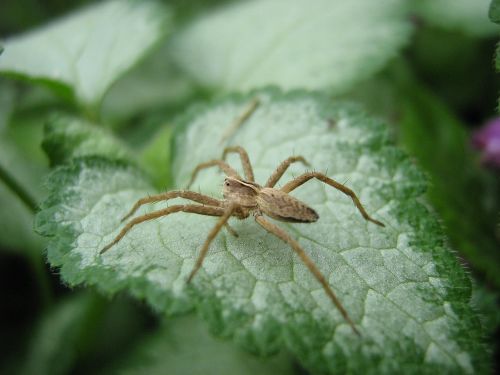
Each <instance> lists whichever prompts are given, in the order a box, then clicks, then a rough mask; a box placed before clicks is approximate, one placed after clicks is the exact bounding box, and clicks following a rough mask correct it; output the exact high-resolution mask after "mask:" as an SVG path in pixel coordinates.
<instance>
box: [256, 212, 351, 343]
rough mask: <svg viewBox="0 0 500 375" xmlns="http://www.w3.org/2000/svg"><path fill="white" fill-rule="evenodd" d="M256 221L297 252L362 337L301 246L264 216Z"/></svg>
mask: <svg viewBox="0 0 500 375" xmlns="http://www.w3.org/2000/svg"><path fill="white" fill-rule="evenodd" d="M255 221H257V223H259V224H260V225H261V226H262V227H263V228H264V229H265V230H267V231H268V232H269V233H271V234H274V235H275V236H276V237H278V238H279V239H281V240H283V241H284V242H286V243H287V244H288V245H290V247H291V248H292V249H293V250H294V251H295V253H296V254H297V255H298V256H299V258H300V259H301V260H302V262H303V263H304V264H305V265H306V267H307V268H309V271H311V273H312V274H313V275H314V277H316V279H317V280H318V281H319V282H320V284H321V285H322V286H323V289H324V290H325V292H326V294H327V295H328V297H330V299H331V300H332V302H333V304H334V305H335V306H336V307H337V309H338V310H339V311H340V313H341V314H342V316H343V317H344V319H345V320H346V321H347V323H349V325H350V326H351V328H352V330H353V331H354V332H355V333H356V334H357V335H358V336H361V335H360V333H359V331H358V330H357V329H356V326H355V325H354V323H353V321H352V320H351V318H350V317H349V315H348V314H347V311H346V310H345V309H344V306H342V304H341V303H340V301H339V299H338V298H337V296H336V295H335V293H334V292H333V290H332V289H331V287H330V285H329V284H328V282H327V280H326V278H325V277H324V276H323V274H322V273H321V271H320V270H319V269H318V267H317V266H316V264H314V262H313V260H312V259H311V258H309V256H308V255H307V254H306V252H305V251H304V249H302V247H301V246H300V245H299V243H298V242H297V241H295V240H294V239H293V238H292V237H291V236H290V235H289V234H288V233H286V232H285V231H284V230H283V229H281V228H280V227H278V226H277V225H275V224H273V223H271V222H270V221H268V220H266V219H264V217H263V216H260V215H259V216H256V217H255Z"/></svg>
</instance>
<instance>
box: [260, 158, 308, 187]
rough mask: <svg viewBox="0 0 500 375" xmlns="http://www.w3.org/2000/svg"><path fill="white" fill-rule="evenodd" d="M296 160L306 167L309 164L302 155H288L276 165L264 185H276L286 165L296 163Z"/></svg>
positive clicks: (286, 167)
mask: <svg viewBox="0 0 500 375" xmlns="http://www.w3.org/2000/svg"><path fill="white" fill-rule="evenodd" d="M297 162H301V163H302V164H304V165H305V166H307V167H310V166H311V165H310V164H309V163H308V162H307V160H306V159H304V158H303V157H302V156H290V157H289V158H288V159H286V160H284V161H283V162H281V164H280V165H278V168H276V170H275V171H274V172H273V173H272V174H271V176H270V177H269V179H268V180H267V182H266V185H265V187H274V185H276V183H277V182H278V181H279V179H280V178H281V176H283V173H285V172H286V170H287V169H288V167H290V165H291V164H292V163H297Z"/></svg>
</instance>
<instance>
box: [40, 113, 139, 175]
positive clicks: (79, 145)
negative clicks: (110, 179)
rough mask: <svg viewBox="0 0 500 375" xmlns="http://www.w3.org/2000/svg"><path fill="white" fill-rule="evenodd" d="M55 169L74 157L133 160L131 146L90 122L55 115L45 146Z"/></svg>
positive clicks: (49, 126) (43, 145) (48, 125)
mask: <svg viewBox="0 0 500 375" xmlns="http://www.w3.org/2000/svg"><path fill="white" fill-rule="evenodd" d="M42 148H43V149H44V150H45V152H46V154H47V156H48V157H49V159H50V163H51V165H52V166H54V165H58V164H64V163H66V162H68V161H70V160H71V159H72V158H75V157H81V156H88V155H96V154H97V155H105V156H107V157H109V158H116V159H128V160H133V158H132V156H130V150H129V149H128V147H127V146H126V145H125V144H124V143H123V142H121V141H119V140H118V139H116V138H115V137H114V136H113V135H112V133H111V132H110V131H107V130H105V129H103V128H102V127H98V126H96V125H95V124H92V123H90V122H88V121H85V120H82V119H79V118H75V117H70V116H66V115H61V114H59V115H54V116H53V117H52V118H51V119H50V120H48V121H47V123H46V125H45V137H44V140H43V143H42Z"/></svg>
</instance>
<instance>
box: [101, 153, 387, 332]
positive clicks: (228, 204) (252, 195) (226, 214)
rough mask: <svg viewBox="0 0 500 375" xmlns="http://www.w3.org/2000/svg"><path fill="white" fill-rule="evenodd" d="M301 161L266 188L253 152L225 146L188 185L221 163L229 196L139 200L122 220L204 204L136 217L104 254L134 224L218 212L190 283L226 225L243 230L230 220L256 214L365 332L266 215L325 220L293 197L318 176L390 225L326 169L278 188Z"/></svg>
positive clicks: (172, 194) (180, 194)
mask: <svg viewBox="0 0 500 375" xmlns="http://www.w3.org/2000/svg"><path fill="white" fill-rule="evenodd" d="M228 153H238V154H239V156H240V158H241V162H242V165H243V171H244V174H245V178H244V179H243V178H242V177H241V176H240V175H238V173H237V172H236V171H235V170H234V169H233V168H232V167H231V166H230V165H229V164H228V163H226V162H225V158H226V156H227V154H228ZM295 162H301V163H303V164H304V165H306V166H309V163H308V162H307V161H306V160H305V159H304V158H303V157H302V156H291V157H289V158H288V159H286V160H284V161H283V162H282V163H281V164H280V165H279V166H278V167H277V168H276V170H275V171H274V172H273V173H272V174H271V176H270V177H269V179H268V180H267V182H266V184H265V185H264V186H261V185H259V184H257V183H256V182H255V179H254V174H253V169H252V165H251V164H250V159H249V157H248V154H247V152H246V151H245V150H244V149H243V148H242V147H239V146H236V147H228V148H226V149H225V150H224V153H223V155H222V158H221V159H217V160H211V161H208V162H205V163H201V164H199V165H198V166H197V167H196V168H195V170H194V171H193V174H192V176H191V180H190V182H189V184H188V186H187V188H189V187H190V186H191V184H192V183H193V181H194V180H195V178H196V175H197V174H198V172H199V171H200V170H202V169H204V168H209V167H219V168H220V169H221V170H222V171H223V172H224V173H225V174H226V178H225V180H224V184H223V189H222V193H223V196H224V199H223V200H218V199H215V198H212V197H209V196H206V195H203V194H200V193H196V192H194V191H189V190H173V191H168V192H165V193H162V194H158V195H153V196H149V197H145V198H142V199H139V200H138V201H137V202H136V203H135V205H134V206H133V207H132V210H131V211H130V212H129V213H128V214H127V215H126V216H125V217H124V218H123V219H122V221H124V220H126V219H128V218H129V217H130V216H132V215H133V214H134V213H135V212H136V211H137V209H138V208H139V207H141V206H142V205H144V204H147V203H152V202H158V201H166V200H169V199H173V198H184V199H187V200H191V201H194V202H196V203H198V204H180V205H173V206H170V207H167V208H164V209H161V210H157V211H153V212H151V213H148V214H144V215H141V216H138V217H136V218H134V219H132V220H131V221H129V222H128V223H127V224H126V225H125V226H124V227H123V229H122V230H121V232H120V233H119V234H118V235H117V236H116V238H115V239H114V240H113V241H111V242H110V243H109V244H108V245H106V246H105V247H104V248H103V249H102V250H101V251H100V254H103V253H104V252H106V251H107V250H108V249H109V248H111V247H112V246H113V245H115V244H116V243H117V242H118V241H120V240H121V239H122V238H123V236H125V234H126V233H127V232H128V231H129V230H130V229H132V227H134V226H135V225H137V224H139V223H142V222H145V221H148V220H152V219H156V218H159V217H161V216H166V215H169V214H172V213H175V212H186V213H194V214H199V215H207V216H218V217H220V218H219V220H218V221H217V224H216V225H215V226H214V227H213V229H212V230H211V231H210V233H209V234H208V236H207V238H206V240H205V242H204V243H203V246H202V248H201V251H200V253H199V255H198V258H197V260H196V263H195V265H194V267H193V270H192V271H191V273H190V274H189V277H188V278H187V282H188V283H189V282H190V281H191V280H192V279H193V277H194V276H195V274H196V272H197V271H198V270H199V269H200V267H201V265H202V264H203V260H204V259H205V256H206V255H207V252H208V249H209V247H210V244H211V243H212V241H213V240H214V238H215V237H216V236H217V234H218V233H219V231H220V230H221V229H222V227H226V229H227V230H228V231H229V232H230V233H231V234H232V235H235V236H237V233H236V232H235V231H234V230H233V229H232V228H231V227H230V226H229V224H228V223H227V222H228V220H229V218H230V217H232V216H234V217H236V218H238V219H246V218H248V217H249V216H251V215H252V216H253V217H254V219H255V221H256V222H257V223H258V224H259V225H260V226H262V227H263V228H264V229H265V230H267V231H268V232H270V233H272V234H273V235H275V236H276V237H278V238H279V239H281V240H283V241H284V242H285V243H287V244H288V245H290V247H291V248H292V249H293V250H294V251H295V253H296V254H297V255H298V256H299V258H300V259H301V260H302V261H303V262H304V264H305V265H306V266H307V268H308V269H309V270H310V271H311V272H312V274H313V275H314V276H315V277H316V279H317V280H318V281H319V282H320V284H321V285H322V286H323V288H324V290H325V292H326V294H327V295H328V297H329V298H330V299H331V300H332V302H333V303H334V305H335V306H336V307H337V309H338V310H339V311H340V313H341V314H342V316H343V317H344V319H345V320H346V321H347V322H348V323H349V325H350V326H351V327H352V329H353V331H354V332H355V333H356V334H358V335H359V332H358V330H357V329H356V327H355V325H354V323H353V321H352V320H351V318H350V317H349V315H348V314H347V311H346V310H345V309H344V307H343V306H342V304H341V303H340V301H339V299H338V298H337V296H336V295H335V293H334V292H333V290H332V289H331V288H330V285H329V284H328V282H327V280H326V278H325V277H324V276H323V274H322V273H321V272H320V270H319V269H318V267H317V266H316V264H315V263H314V262H313V260H312V259H311V258H310V257H309V256H308V255H307V254H306V252H305V251H304V250H303V249H302V247H301V246H300V245H299V243H298V242H297V241H296V240H295V239H293V238H292V237H291V236H290V235H289V234H288V233H287V232H285V231H284V230H283V229H282V228H280V227H279V226H278V225H276V224H274V223H272V222H271V221H269V220H268V219H266V218H265V216H269V217H271V218H273V219H276V220H279V221H283V222H289V223H313V222H315V221H317V220H318V219H319V215H318V214H317V213H316V211H314V210H313V209H312V208H310V207H309V206H307V205H306V204H305V203H303V202H301V201H300V200H298V199H297V198H294V197H292V196H291V195H289V193H290V192H291V191H293V190H295V189H296V188H298V187H299V186H301V185H302V184H304V183H306V182H307V181H309V180H311V179H313V178H316V179H318V180H319V181H321V182H324V183H325V184H328V185H330V186H332V187H334V188H335V189H338V190H340V191H341V192H342V193H344V194H346V195H347V196H349V197H351V199H352V201H353V202H354V205H355V206H356V207H357V209H358V210H359V212H360V213H361V215H362V216H363V217H364V218H365V219H366V220H368V221H371V222H372V223H375V224H377V225H380V226H382V227H383V226H384V224H382V223H381V222H380V221H378V220H375V219H373V218H372V217H370V216H369V215H368V214H367V212H366V211H365V209H364V208H363V206H362V205H361V202H360V201H359V199H358V197H357V196H356V194H355V193H354V192H353V191H352V190H351V189H349V188H348V187H346V186H344V185H343V184H340V183H338V182H337V181H335V180H332V179H331V178H329V177H327V176H326V175H324V174H322V173H318V172H306V173H304V174H302V175H300V176H298V177H296V178H294V179H293V180H291V181H290V182H288V183H286V184H285V185H284V186H283V187H282V188H281V189H277V188H275V187H274V186H275V185H276V183H277V182H278V180H279V179H280V178H281V177H282V176H283V173H285V171H286V170H287V169H288V167H289V166H290V165H291V164H292V163H295Z"/></svg>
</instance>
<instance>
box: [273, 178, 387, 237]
mask: <svg viewBox="0 0 500 375" xmlns="http://www.w3.org/2000/svg"><path fill="white" fill-rule="evenodd" d="M312 178H316V179H318V180H320V181H321V182H324V183H325V184H327V185H330V186H331V187H334V188H335V189H337V190H340V191H341V192H342V193H344V194H345V195H348V196H349V197H351V199H352V201H353V202H354V205H355V206H356V207H357V209H358V210H359V212H360V213H361V215H362V216H363V217H364V218H365V220H368V221H371V222H372V223H374V224H377V225H380V226H381V227H385V224H384V223H382V222H380V221H378V220H376V219H374V218H372V217H371V216H370V215H368V213H367V212H366V210H365V208H364V207H363V205H362V204H361V202H360V201H359V199H358V197H357V195H356V193H354V191H352V190H351V189H349V188H348V187H346V186H344V185H342V184H341V183H339V182H337V181H335V180H332V179H331V178H330V177H328V176H326V175H324V174H323V173H319V172H307V173H304V174H303V175H300V176H299V177H297V178H294V179H293V180H292V181H290V182H288V183H287V184H286V185H285V186H283V187H282V188H281V191H283V192H285V193H289V192H291V191H292V190H294V189H296V188H298V187H299V186H300V185H302V184H305V183H306V182H307V181H309V180H310V179H312Z"/></svg>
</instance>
